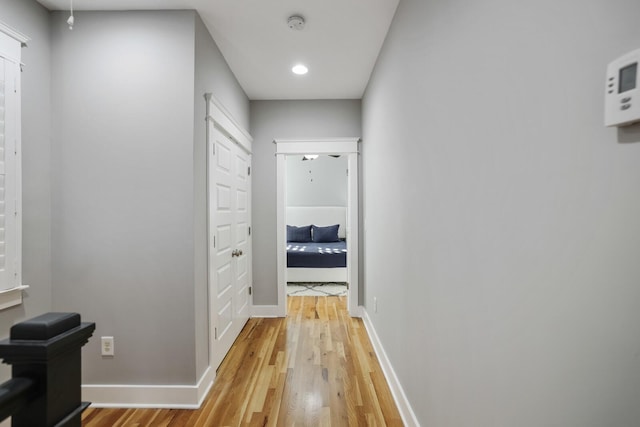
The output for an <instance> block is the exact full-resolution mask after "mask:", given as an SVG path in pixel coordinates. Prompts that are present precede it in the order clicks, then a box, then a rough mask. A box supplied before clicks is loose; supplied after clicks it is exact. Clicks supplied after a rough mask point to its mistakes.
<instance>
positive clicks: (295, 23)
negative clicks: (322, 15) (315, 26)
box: [287, 15, 305, 31]
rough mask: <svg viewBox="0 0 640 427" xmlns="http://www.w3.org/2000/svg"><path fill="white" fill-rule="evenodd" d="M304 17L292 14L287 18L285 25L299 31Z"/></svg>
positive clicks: (302, 26) (302, 25) (302, 27)
mask: <svg viewBox="0 0 640 427" xmlns="http://www.w3.org/2000/svg"><path fill="white" fill-rule="evenodd" d="M304 24H305V22H304V18H303V17H302V16H300V15H292V16H290V17H289V19H287V25H288V26H289V28H291V29H292V30H295V31H300V30H302V29H304Z"/></svg>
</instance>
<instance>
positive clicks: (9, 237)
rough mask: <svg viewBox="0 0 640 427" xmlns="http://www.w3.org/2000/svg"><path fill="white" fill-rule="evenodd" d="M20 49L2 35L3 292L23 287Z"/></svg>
mask: <svg viewBox="0 0 640 427" xmlns="http://www.w3.org/2000/svg"><path fill="white" fill-rule="evenodd" d="M20 48H21V43H20V41H18V40H16V39H15V38H13V37H9V36H8V35H7V34H6V33H5V34H3V33H0V292H2V291H6V290H7V289H14V288H17V287H19V286H21V285H22V283H21V270H22V263H21V259H20V258H21V252H22V249H21V248H22V244H21V243H22V242H21V238H22V233H21V230H20V227H21V212H20V205H21V197H20V182H21V177H20V173H21V172H20ZM1 302H2V301H0V306H2V304H1Z"/></svg>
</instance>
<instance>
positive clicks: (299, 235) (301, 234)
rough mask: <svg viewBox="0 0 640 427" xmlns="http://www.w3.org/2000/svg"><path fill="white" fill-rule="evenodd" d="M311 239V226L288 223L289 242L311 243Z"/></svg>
mask: <svg viewBox="0 0 640 427" xmlns="http://www.w3.org/2000/svg"><path fill="white" fill-rule="evenodd" d="M310 241H311V226H310V225H305V226H302V227H296V226H295V225H287V242H300V243H309V242H310Z"/></svg>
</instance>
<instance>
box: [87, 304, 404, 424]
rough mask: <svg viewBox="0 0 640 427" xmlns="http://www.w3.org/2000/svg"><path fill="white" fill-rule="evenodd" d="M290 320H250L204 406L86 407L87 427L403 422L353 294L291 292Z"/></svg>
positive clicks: (223, 364)
mask: <svg viewBox="0 0 640 427" xmlns="http://www.w3.org/2000/svg"><path fill="white" fill-rule="evenodd" d="M288 313H289V316H288V317H287V318H286V319H250V320H249V322H248V323H247V324H246V326H245V327H244V329H243V330H242V332H241V334H240V336H239V337H238V339H237V340H236V342H235V343H234V345H233V347H232V348H231V351H230V352H229V354H228V355H227V357H226V358H225V360H224V361H223V362H222V364H221V365H220V368H219V369H218V376H217V379H216V382H215V384H214V386H213V387H212V389H211V391H210V392H209V395H208V396H207V398H206V400H205V401H204V403H203V404H202V407H201V408H200V409H198V410H184V409H97V408H89V409H87V410H86V411H85V412H84V414H83V416H82V420H83V424H82V425H83V426H85V427H97V426H110V427H111V426H122V427H125V426H140V427H141V426H189V427H191V426H194V427H200V426H207V427H208V426H216V427H218V426H385V425H386V426H401V425H402V421H401V418H400V414H399V413H398V410H397V408H396V405H395V403H394V401H393V398H392V396H391V392H390V391H389V387H388V385H387V383H386V381H385V379H384V375H383V373H382V370H381V368H380V365H379V363H378V360H377V358H376V356H375V353H374V352H373V348H372V346H371V343H370V341H369V338H368V336H367V333H366V330H365V328H364V324H363V322H362V320H361V319H352V318H350V317H349V315H348V312H347V309H346V297H289V298H288Z"/></svg>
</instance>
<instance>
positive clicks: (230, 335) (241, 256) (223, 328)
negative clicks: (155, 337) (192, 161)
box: [209, 124, 251, 368]
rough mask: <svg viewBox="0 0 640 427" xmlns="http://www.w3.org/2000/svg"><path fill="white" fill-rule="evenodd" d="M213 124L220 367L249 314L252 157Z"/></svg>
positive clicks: (215, 348) (215, 359)
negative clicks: (249, 230) (250, 173)
mask: <svg viewBox="0 0 640 427" xmlns="http://www.w3.org/2000/svg"><path fill="white" fill-rule="evenodd" d="M209 126H210V128H209V135H210V141H209V189H210V193H209V227H210V229H212V230H215V231H214V233H213V235H211V236H210V242H209V253H210V259H209V263H210V267H209V268H210V271H212V272H213V274H210V280H212V281H213V283H210V285H209V289H210V290H211V291H210V301H211V305H212V307H211V314H212V318H211V322H212V325H211V327H212V328H213V329H214V334H213V335H214V337H213V342H212V345H211V365H212V367H214V368H217V367H218V366H219V365H220V363H221V362H222V360H223V359H224V356H225V355H226V354H227V352H228V351H229V349H230V348H231V345H232V344H233V342H234V341H235V339H236V338H237V336H238V334H239V333H240V331H241V330H242V328H243V326H244V324H245V323H246V322H247V320H248V318H249V303H250V300H249V289H248V287H249V276H250V275H249V274H248V267H249V264H248V260H249V259H250V251H251V244H250V239H249V233H248V229H249V224H248V221H249V219H250V216H249V201H248V190H249V179H248V169H247V168H248V163H249V155H248V154H246V153H245V152H244V151H243V150H242V149H240V147H238V146H236V145H235V143H234V142H233V141H232V140H231V139H229V138H228V137H227V136H226V135H225V134H223V133H222V132H221V131H220V130H218V129H217V128H215V126H213V125H212V124H210V125H209Z"/></svg>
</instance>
